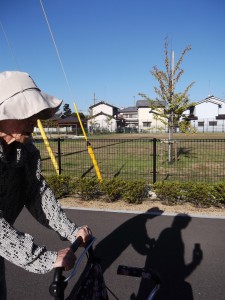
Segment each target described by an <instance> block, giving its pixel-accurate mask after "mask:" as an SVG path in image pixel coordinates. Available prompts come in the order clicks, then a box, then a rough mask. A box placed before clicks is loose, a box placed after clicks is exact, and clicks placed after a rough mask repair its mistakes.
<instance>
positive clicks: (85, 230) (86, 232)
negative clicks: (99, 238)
mask: <svg viewBox="0 0 225 300" xmlns="http://www.w3.org/2000/svg"><path fill="white" fill-rule="evenodd" d="M78 236H80V237H81V238H82V240H83V243H82V244H81V246H83V245H84V244H85V243H87V242H88V241H89V240H90V239H91V237H92V232H91V229H90V228H89V227H88V226H87V225H84V226H82V227H80V229H79V230H78V231H77V232H76V237H78Z"/></svg>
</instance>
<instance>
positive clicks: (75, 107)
mask: <svg viewBox="0 0 225 300" xmlns="http://www.w3.org/2000/svg"><path fill="white" fill-rule="evenodd" d="M74 109H75V112H76V114H77V118H78V121H79V123H80V127H81V130H82V132H83V135H84V138H85V140H86V142H87V150H88V154H89V155H90V157H91V160H92V163H93V166H94V168H95V172H96V175H97V177H98V180H99V181H100V182H102V175H101V172H100V170H99V167H98V163H97V160H96V158H95V154H94V151H93V148H92V146H91V143H90V142H89V141H88V137H87V134H86V132H85V129H84V126H83V123H82V121H81V118H80V114H79V112H78V109H77V106H76V104H75V103H74Z"/></svg>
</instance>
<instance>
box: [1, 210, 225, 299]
mask: <svg viewBox="0 0 225 300" xmlns="http://www.w3.org/2000/svg"><path fill="white" fill-rule="evenodd" d="M66 213H67V215H68V217H69V218H70V219H71V220H73V221H74V222H76V223H77V224H79V225H83V224H88V225H89V226H90V228H91V229H92V231H93V233H94V235H95V236H96V238H97V240H96V242H95V246H94V248H95V253H96V255H97V256H98V257H100V258H101V260H102V268H103V272H104V279H105V282H106V285H107V286H108V287H109V288H110V289H111V290H112V291H113V292H114V293H115V294H116V296H117V297H118V299H120V300H128V299H139V300H144V299H146V293H147V292H148V291H149V289H150V284H149V282H148V281H146V280H141V279H139V278H135V277H127V276H121V275H117V267H118V265H121V264H122V265H127V266H134V267H146V268H147V269H149V268H153V269H155V270H157V271H158V272H159V273H160V275H161V278H162V281H163V284H162V288H161V293H159V294H158V296H157V297H156V298H155V299H156V300H157V299H165V300H170V299H171V300H172V299H173V300H185V299H186V300H192V299H194V300H202V299H204V300H225V260H224V256H225V239H224V237H225V219H220V218H207V217H204V218H199V217H191V216H186V217H183V216H166V215H162V214H161V212H159V213H158V214H152V213H151V211H149V212H148V213H145V214H140V213H125V212H123V213H121V212H105V211H89V210H66ZM15 227H16V228H17V229H19V230H20V231H23V232H27V233H29V234H31V235H32V236H33V237H34V238H35V242H36V243H37V244H39V245H46V246H47V248H48V249H49V250H57V249H60V248H64V247H67V246H68V245H69V244H68V242H63V241H61V240H60V239H59V237H58V235H57V234H56V233H55V232H53V231H51V230H48V229H46V228H44V227H43V226H41V225H40V224H38V223H37V222H36V221H35V220H34V219H33V218H32V217H31V216H30V215H29V213H28V212H27V211H26V210H24V211H23V212H22V213H21V215H20V216H19V218H18V219H17V221H16V223H15ZM196 244H197V246H195V245H196ZM196 248H197V250H195V249H196ZM199 248H200V250H199ZM78 255H79V251H78ZM201 256H202V258H201ZM84 264H85V262H84ZM82 268H83V265H82V266H81V270H80V271H82ZM6 274H7V285H8V300H20V299H23V300H31V299H32V300H48V299H49V300H50V299H53V298H52V297H51V296H50V294H49V291H48V288H49V285H50V284H51V282H52V279H53V271H52V272H50V273H48V274H45V275H39V274H33V273H29V272H26V271H24V270H23V269H21V268H19V267H17V266H14V265H13V264H11V263H8V262H7V263H6ZM77 278H79V274H77V277H75V278H73V279H72V280H71V281H70V282H69V285H68V287H67V289H66V294H68V293H69V292H70V290H71V289H72V287H73V285H74V284H75V281H76V280H77ZM109 297H110V299H115V298H113V296H111V295H110V294H109Z"/></svg>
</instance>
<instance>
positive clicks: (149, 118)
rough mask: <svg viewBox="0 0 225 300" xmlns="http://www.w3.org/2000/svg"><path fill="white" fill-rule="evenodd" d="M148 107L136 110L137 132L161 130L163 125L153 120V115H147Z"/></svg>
mask: <svg viewBox="0 0 225 300" xmlns="http://www.w3.org/2000/svg"><path fill="white" fill-rule="evenodd" d="M149 111H150V108H149V107H139V108H138V127H139V131H145V130H151V129H154V130H159V131H160V130H162V129H163V128H165V125H164V124H163V123H162V122H161V121H159V120H156V119H155V118H154V114H152V113H149Z"/></svg>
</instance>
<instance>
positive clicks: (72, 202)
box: [60, 197, 225, 217]
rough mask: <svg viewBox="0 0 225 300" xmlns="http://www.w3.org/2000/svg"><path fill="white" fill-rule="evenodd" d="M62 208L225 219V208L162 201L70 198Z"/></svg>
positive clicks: (62, 200) (63, 203)
mask: <svg viewBox="0 0 225 300" xmlns="http://www.w3.org/2000/svg"><path fill="white" fill-rule="evenodd" d="M60 203H61V205H62V207H66V208H71V207H72V208H76V207H78V208H85V209H100V210H103V211H108V210H110V211H112V210H116V211H117V210H119V211H135V212H137V211H138V212H139V211H140V212H146V211H147V210H149V209H150V208H154V207H155V208H156V211H157V210H158V209H160V210H162V211H163V213H166V214H179V213H181V214H189V215H192V216H193V215H198V216H210V217H213V216H215V217H225V208H215V207H210V208H196V207H194V206H192V205H190V204H182V205H174V206H168V205H163V204H162V203H161V202H160V201H156V200H145V201H143V203H142V204H128V203H126V202H125V201H116V202H114V203H106V202H103V201H100V200H89V201H84V200H81V199H78V198H75V197H68V198H62V199H60Z"/></svg>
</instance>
